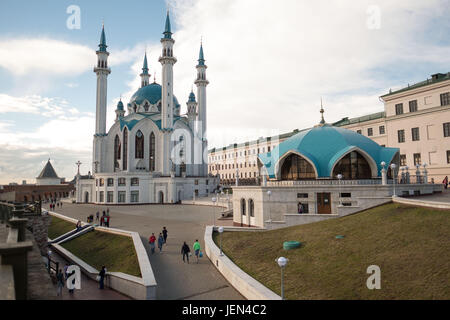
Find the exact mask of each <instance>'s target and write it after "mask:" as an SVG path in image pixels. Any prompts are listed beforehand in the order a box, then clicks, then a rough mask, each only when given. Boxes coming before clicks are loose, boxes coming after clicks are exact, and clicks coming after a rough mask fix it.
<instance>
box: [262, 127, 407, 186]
mask: <svg viewBox="0 0 450 320" xmlns="http://www.w3.org/2000/svg"><path fill="white" fill-rule="evenodd" d="M399 151H400V150H399V149H398V148H386V147H382V146H380V145H379V144H377V143H376V142H374V141H373V140H371V139H369V138H367V137H365V136H363V135H361V134H359V133H356V132H354V131H351V130H347V129H343V128H340V127H334V126H331V125H329V124H325V123H321V124H320V125H317V126H315V127H313V128H309V129H305V130H303V131H300V132H299V133H297V134H296V135H294V136H292V137H290V138H289V139H287V140H286V141H284V142H282V143H280V144H279V145H278V146H276V147H275V148H273V150H272V151H271V152H269V153H265V154H259V155H258V158H259V161H260V166H262V168H263V171H264V170H265V171H266V175H267V176H268V178H269V179H275V180H305V179H336V176H337V175H338V174H341V175H342V176H343V179H347V180H351V179H371V178H381V169H382V166H381V164H382V163H385V164H386V165H389V164H391V163H397V162H398V161H399Z"/></svg>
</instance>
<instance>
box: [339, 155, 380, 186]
mask: <svg viewBox="0 0 450 320" xmlns="http://www.w3.org/2000/svg"><path fill="white" fill-rule="evenodd" d="M338 174H342V176H343V178H344V179H370V178H372V171H371V169H370V165H369V163H368V162H367V160H366V159H365V158H364V157H363V156H362V155H361V154H360V153H359V152H357V151H352V152H350V153H348V154H347V155H345V157H343V158H342V159H341V160H339V162H338V163H337V164H336V166H335V167H334V170H333V177H336V176H337V175H338Z"/></svg>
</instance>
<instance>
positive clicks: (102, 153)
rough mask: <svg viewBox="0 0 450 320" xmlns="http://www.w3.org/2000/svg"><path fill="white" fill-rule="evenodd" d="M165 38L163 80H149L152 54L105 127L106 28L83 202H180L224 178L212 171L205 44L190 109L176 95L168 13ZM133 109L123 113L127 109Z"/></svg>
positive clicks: (80, 189)
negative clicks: (89, 170)
mask: <svg viewBox="0 0 450 320" xmlns="http://www.w3.org/2000/svg"><path fill="white" fill-rule="evenodd" d="M163 34H164V36H163V38H162V39H161V44H162V54H161V56H160V58H159V62H160V63H161V65H162V72H161V74H162V84H161V85H160V84H158V83H156V81H154V82H153V83H150V74H149V69H148V64H147V54H145V57H144V64H143V68H142V73H141V74H140V77H141V88H139V89H138V90H137V91H136V93H134V95H133V96H132V97H131V100H130V102H129V103H128V104H127V108H126V110H125V108H124V104H123V102H122V101H120V102H119V103H118V105H117V109H116V111H115V113H116V120H115V123H114V124H113V125H112V127H111V128H110V129H109V131H108V132H107V131H106V109H107V108H106V105H107V79H108V75H109V74H110V73H111V69H110V68H109V67H108V56H109V52H108V51H107V50H106V48H107V45H106V37H105V30H104V28H103V29H102V33H101V39H100V44H99V49H98V51H97V58H98V59H97V66H96V67H95V68H94V72H95V73H96V74H97V101H96V122H95V134H94V141H93V163H92V168H93V174H92V175H90V174H89V175H87V176H81V175H80V174H79V173H78V175H77V180H76V190H77V192H76V200H77V202H78V203H97V204H103V203H104V204H130V203H136V204H138V203H140V204H143V203H176V202H179V201H181V200H183V199H192V198H193V197H196V196H206V195H208V194H209V193H212V192H213V191H214V190H215V189H216V188H217V184H218V178H216V177H213V176H208V163H207V159H208V158H207V152H208V142H207V140H206V137H205V132H206V119H207V118H206V87H207V85H208V84H209V82H208V80H207V79H206V68H207V66H206V65H205V59H204V55H203V47H202V45H201V46H200V54H199V59H198V64H197V66H196V69H197V78H196V80H195V82H194V83H195V85H196V87H197V98H198V102H197V101H196V97H195V94H194V92H193V91H191V93H190V95H189V98H188V101H187V103H186V104H187V114H186V115H182V114H181V112H180V111H181V110H180V109H181V105H180V104H179V103H178V100H177V98H176V97H175V96H174V95H173V87H174V77H173V66H174V64H175V63H176V62H177V59H176V58H175V57H174V52H173V45H174V43H175V40H174V39H172V32H171V26H170V19H169V14H167V18H166V25H165V31H164V33H163ZM126 111H127V114H126V115H125V112H126Z"/></svg>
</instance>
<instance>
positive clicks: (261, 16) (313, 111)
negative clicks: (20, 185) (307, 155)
mask: <svg viewBox="0 0 450 320" xmlns="http://www.w3.org/2000/svg"><path fill="white" fill-rule="evenodd" d="M74 5H75V6H76V7H74ZM77 8H79V15H78V14H77V13H78V9H77ZM167 8H170V13H171V20H172V27H173V30H172V31H174V35H173V38H174V39H175V40H176V43H175V48H174V53H175V55H176V57H177V59H178V62H177V64H176V65H175V68H174V77H175V83H174V88H175V95H176V96H177V98H178V100H179V101H180V103H182V113H184V112H185V110H186V105H185V103H183V102H184V101H187V97H188V94H189V92H190V90H191V86H192V83H193V80H194V78H195V65H196V59H198V50H199V43H200V38H201V37H202V38H203V45H204V51H205V58H206V63H207V65H208V70H207V76H208V78H209V81H210V85H209V86H208V128H209V129H208V137H209V147H210V148H211V147H221V146H224V145H227V144H229V143H233V142H243V141H246V140H249V139H255V138H258V137H260V136H267V135H274V134H278V133H284V132H287V131H291V130H293V129H296V128H306V127H308V126H311V125H314V124H316V123H317V122H318V121H319V119H320V115H319V109H320V98H321V97H322V98H323V102H324V108H325V119H326V120H327V121H328V122H334V121H337V120H340V119H341V118H343V117H347V116H348V117H356V116H360V115H364V114H367V113H371V112H378V111H381V110H382V109H383V105H382V103H381V102H380V101H379V99H378V97H379V96H380V95H382V94H384V93H387V92H388V91H389V89H390V88H392V89H396V88H401V87H403V86H406V85H407V84H408V83H415V82H418V81H422V80H425V79H426V78H427V77H429V76H430V75H431V74H433V73H437V72H448V71H450V36H449V34H450V21H449V19H448V17H449V16H450V0H427V1H423V0H397V1H392V0H371V1H366V0H359V1H351V0H316V1H299V0H282V1H273V0H168V1H163V0H151V1H149V0H130V1H120V2H119V1H106V0H97V1H87V0H86V1H81V0H78V1H77V0H72V1H65V0H49V1H31V0H29V1H23V0H2V1H1V2H0V30H1V31H0V151H1V152H0V183H10V182H21V181H22V180H28V181H29V182H34V178H35V177H36V176H37V175H38V174H39V172H40V170H41V169H42V167H43V165H44V163H45V162H46V161H47V159H48V158H51V159H52V162H53V164H54V167H55V169H56V171H57V173H58V174H59V176H61V177H66V178H67V179H69V178H70V179H71V178H72V177H73V176H74V175H75V173H76V166H75V162H76V161H78V160H80V161H81V162H83V165H82V166H81V170H82V173H83V174H85V173H87V171H88V170H91V152H92V150H91V149H92V136H93V133H94V114H95V92H96V91H95V90H96V88H95V85H96V77H95V74H94V73H93V72H92V70H93V66H94V64H95V62H96V55H95V50H96V49H97V45H98V42H99V38H100V30H101V25H102V21H104V24H105V30H106V40H107V44H108V46H109V47H108V51H109V52H110V59H109V61H110V67H111V69H112V73H111V75H110V76H109V79H108V85H109V86H108V125H107V126H108V127H109V126H110V125H111V124H112V122H113V119H114V109H115V105H116V104H117V102H118V100H119V98H120V96H121V95H122V97H123V100H125V101H128V99H129V98H130V97H131V95H132V94H133V93H134V92H135V91H136V90H137V89H138V87H139V77H138V74H139V73H140V68H141V67H142V60H143V55H144V52H145V50H147V53H148V56H149V64H150V66H149V67H150V73H151V74H152V76H153V75H154V74H155V73H156V81H157V82H159V79H160V73H161V71H160V70H161V65H160V64H159V63H158V56H159V54H160V42H159V40H160V38H161V33H162V31H163V27H164V20H165V13H166V10H167Z"/></svg>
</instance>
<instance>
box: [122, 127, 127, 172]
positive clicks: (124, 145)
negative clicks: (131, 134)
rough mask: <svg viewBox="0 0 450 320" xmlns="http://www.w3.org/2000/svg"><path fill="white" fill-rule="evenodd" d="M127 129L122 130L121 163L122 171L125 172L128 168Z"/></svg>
mask: <svg viewBox="0 0 450 320" xmlns="http://www.w3.org/2000/svg"><path fill="white" fill-rule="evenodd" d="M127 154H128V129H127V127H125V128H124V129H123V161H122V169H123V170H127V168H128V158H127Z"/></svg>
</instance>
